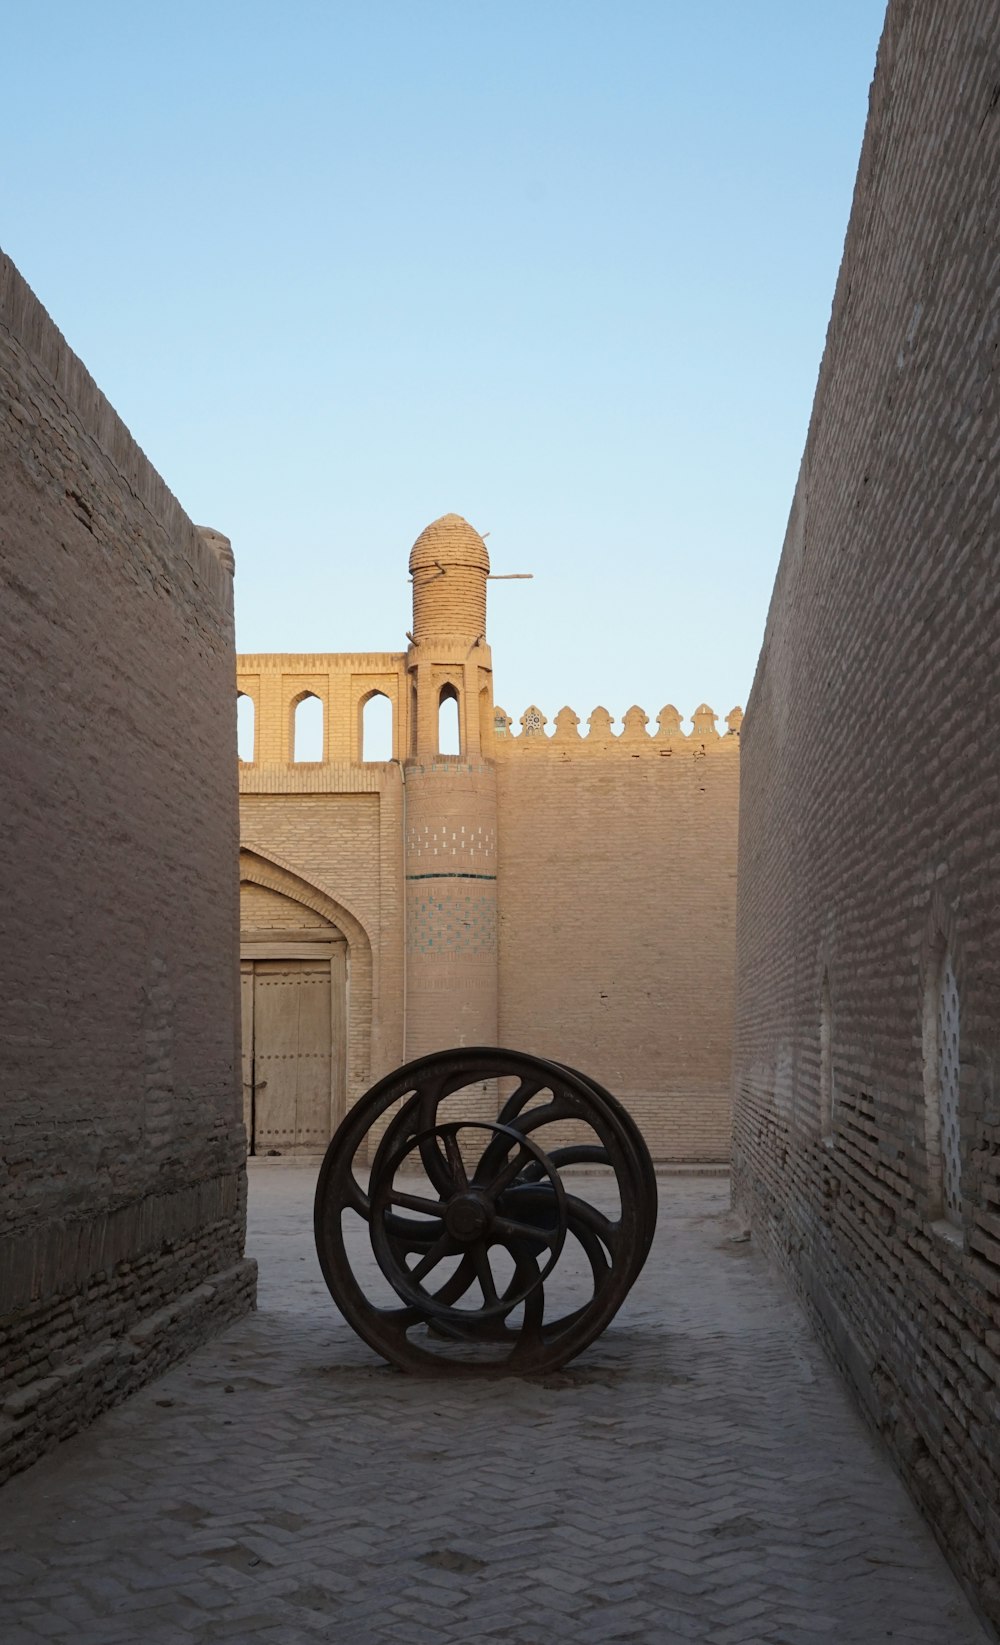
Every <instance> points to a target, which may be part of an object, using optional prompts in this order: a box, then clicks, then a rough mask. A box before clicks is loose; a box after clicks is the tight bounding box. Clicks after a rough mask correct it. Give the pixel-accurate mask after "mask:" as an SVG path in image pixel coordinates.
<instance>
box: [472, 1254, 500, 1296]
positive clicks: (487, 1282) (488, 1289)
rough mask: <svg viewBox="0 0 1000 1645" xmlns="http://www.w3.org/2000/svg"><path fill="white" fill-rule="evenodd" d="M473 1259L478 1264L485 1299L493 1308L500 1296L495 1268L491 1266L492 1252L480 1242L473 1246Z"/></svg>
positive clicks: (477, 1276) (478, 1274)
mask: <svg viewBox="0 0 1000 1645" xmlns="http://www.w3.org/2000/svg"><path fill="white" fill-rule="evenodd" d="M472 1260H473V1262H474V1263H475V1265H476V1278H477V1279H478V1281H479V1284H480V1286H481V1287H482V1292H483V1301H484V1302H485V1304H486V1306H487V1308H492V1307H493V1305H494V1303H496V1302H499V1300H500V1298H499V1297H498V1296H497V1288H496V1284H495V1282H494V1279H493V1270H492V1268H491V1267H490V1254H489V1251H488V1250H487V1249H486V1246H485V1245H481V1244H480V1245H476V1246H475V1247H474V1248H473V1252H472Z"/></svg>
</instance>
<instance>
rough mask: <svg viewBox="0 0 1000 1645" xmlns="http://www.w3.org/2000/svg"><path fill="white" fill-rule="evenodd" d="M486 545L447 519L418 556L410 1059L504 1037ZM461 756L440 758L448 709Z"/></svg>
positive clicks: (421, 542)
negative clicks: (452, 707) (451, 706)
mask: <svg viewBox="0 0 1000 1645" xmlns="http://www.w3.org/2000/svg"><path fill="white" fill-rule="evenodd" d="M489 571H490V557H489V554H488V553H487V550H486V544H485V543H484V542H483V539H482V538H481V537H480V535H479V533H478V532H477V531H474V530H473V528H472V526H471V525H469V523H468V521H467V520H463V519H462V518H461V516H460V515H458V514H445V515H444V516H443V517H442V518H441V519H440V520H435V521H434V523H433V525H429V526H428V527H427V529H426V531H424V532H422V533H421V535H420V536H419V537H418V538H417V540H416V542H415V543H414V545H413V551H412V553H411V554H410V574H411V577H412V579H413V631H412V634H411V635H410V636H409V638H410V641H411V644H410V649H409V651H408V652H407V658H406V661H407V671H408V678H409V681H410V701H409V714H408V721H409V727H410V747H409V753H408V757H407V759H406V762H405V783H406V842H405V861H406V947H407V953H406V984H407V988H406V993H407V999H406V1055H407V1058H410V1057H417V1056H421V1055H422V1054H423V1053H424V1052H426V1051H438V1050H443V1049H444V1048H446V1047H450V1046H457V1045H495V1044H496V1038H497V897H496V890H497V886H496V872H497V869H496V863H497V857H496V835H497V797H496V767H495V765H494V762H493V759H492V757H491V756H492V749H493V735H494V732H493V665H492V660H491V658H490V649H489V646H488V645H487V644H486V579H487V577H488V576H489ZM449 699H452V700H454V701H455V702H456V703H457V705H458V721H459V739H460V752H459V753H458V754H442V753H441V751H440V742H439V732H438V728H439V723H440V717H441V705H442V703H443V702H446V701H448V700H449Z"/></svg>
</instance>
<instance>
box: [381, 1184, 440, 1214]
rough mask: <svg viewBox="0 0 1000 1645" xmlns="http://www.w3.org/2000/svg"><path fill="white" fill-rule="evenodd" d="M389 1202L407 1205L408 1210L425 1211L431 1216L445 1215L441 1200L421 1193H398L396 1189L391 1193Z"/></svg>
mask: <svg viewBox="0 0 1000 1645" xmlns="http://www.w3.org/2000/svg"><path fill="white" fill-rule="evenodd" d="M389 1204H390V1205H402V1206H405V1208H406V1210H407V1211H423V1212H425V1213H426V1215H427V1216H429V1217H443V1216H444V1212H445V1207H444V1205H443V1204H442V1202H441V1201H440V1200H436V1199H424V1198H422V1196H421V1195H420V1194H397V1193H396V1192H395V1190H393V1192H392V1193H391V1194H390V1195H389Z"/></svg>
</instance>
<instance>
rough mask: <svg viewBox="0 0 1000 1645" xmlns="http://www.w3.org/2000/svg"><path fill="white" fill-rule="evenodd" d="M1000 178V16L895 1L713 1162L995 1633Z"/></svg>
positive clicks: (777, 624)
mask: <svg viewBox="0 0 1000 1645" xmlns="http://www.w3.org/2000/svg"><path fill="white" fill-rule="evenodd" d="M998 177H1000V4H998V3H997V0H969V3H968V4H967V5H965V6H962V7H940V6H939V7H935V6H917V5H913V4H909V3H903V0H893V3H892V4H891V5H890V6H889V11H888V17H887V22H886V29H885V34H884V37H883V41H882V45H881V47H880V51H879V61H878V69H877V73H876V78H875V83H874V86H873V89H872V96H871V105H870V112H869V120H868V127H867V131H866V134H865V140H864V148H863V151H862V155H861V162H860V169H859V173H858V180H857V186H856V191H855V197H854V205H853V210H852V214H851V220H850V225H849V228H848V232H847V240H846V245H845V249H844V258H843V263H842V267H841V271H840V277H839V281H838V284H837V290H836V295H835V298H834V304H833V313H832V318H831V321H830V328H829V332H828V337H827V344H826V351H825V354H824V358H823V363H822V368H821V371H820V377H819V383H818V386H817V391H816V399H815V404H814V407H813V413H812V419H811V422H810V427H809V433H808V439H807V443H806V449H805V454H804V456H803V460H802V468H801V474H800V478H799V483H798V488H797V491H796V495H795V499H794V502H793V506H792V511H791V517H790V520H789V526H788V532H787V536H786V539H785V544H784V549H783V553H782V558H781V565H780V569H779V571H778V577H777V581H776V584H775V589H774V595H773V600H772V605H771V611H770V616H769V619H768V625H767V632H766V636H765V640H764V646H763V650H762V653H761V658H760V663H759V667H758V671H757V678H756V682H755V685H754V689H753V694H752V697H751V701H750V704H749V707H748V710H747V719H746V727H745V734H744V739H743V742H744V747H743V774H742V785H743V792H742V811H741V823H740V894H739V915H738V952H739V961H738V967H739V981H738V1005H737V1025H736V1051H735V1137H734V1154H733V1161H734V1192H735V1196H736V1200H737V1203H738V1204H739V1205H740V1206H741V1207H742V1208H743V1210H744V1211H745V1213H746V1214H747V1216H748V1217H749V1219H750V1220H751V1222H752V1225H753V1228H754V1231H755V1235H756V1237H757V1238H758V1239H759V1240H760V1241H761V1243H762V1244H763V1245H764V1246H765V1247H766V1248H767V1249H768V1250H769V1251H770V1252H771V1253H772V1254H774V1255H775V1256H776V1257H777V1258H778V1259H779V1260H780V1261H781V1262H782V1263H783V1265H784V1266H785V1268H786V1271H787V1272H788V1274H789V1275H790V1276H791V1278H792V1280H793V1281H794V1283H795V1284H796V1286H797V1287H798V1289H799V1291H800V1292H801V1294H802V1296H803V1298H804V1300H805V1301H806V1303H807V1305H808V1307H809V1309H810V1310H811V1312H812V1314H813V1317H814V1319H815V1320H816V1322H817V1324H818V1326H819V1328H820V1330H821V1332H822V1333H823V1335H824V1337H825V1339H826V1341H827V1343H828V1344H829V1346H830V1348H831V1351H832V1352H833V1354H834V1355H835V1356H836V1358H837V1359H838V1361H839V1362H840V1364H841V1366H842V1367H843V1369H844V1370H845V1372H846V1374H847V1375H848V1377H849V1378H850V1380H851V1382H852V1383H853V1386H854V1388H855V1390H856V1392H857V1394H858V1396H859V1397H860V1399H861V1401H862V1403H863V1405H864V1407H865V1409H866V1411H867V1412H868V1414H869V1416H870V1418H871V1420H872V1422H873V1423H874V1424H875V1425H876V1426H877V1428H878V1429H879V1430H880V1431H881V1433H882V1434H883V1435H884V1437H885V1439H886V1440H887V1442H888V1444H889V1446H890V1448H891V1451H892V1453H893V1455H894V1457H895V1459H896V1461H897V1463H898V1465H899V1467H900V1469H901V1471H902V1472H903V1474H904V1475H905V1477H906V1479H907V1480H908V1482H909V1484H910V1486H911V1488H912V1490H913V1492H914V1494H915V1495H916V1496H917V1498H918V1499H919V1501H920V1502H921V1503H922V1505H923V1506H924V1508H925V1510H926V1512H927V1513H928V1515H929V1517H930V1519H931V1520H932V1522H933V1524H934V1526H935V1528H936V1530H937V1534H938V1536H939V1537H940V1539H941V1541H942V1543H943V1544H944V1546H945V1548H946V1549H947V1551H948V1552H949V1554H950V1556H951V1557H952V1559H953V1560H954V1562H955V1564H956V1567H957V1569H958V1570H959V1572H960V1573H961V1574H962V1575H963V1577H964V1578H965V1580H966V1581H967V1583H968V1584H969V1585H970V1587H971V1588H972V1590H973V1591H974V1592H975V1593H976V1595H977V1596H978V1598H979V1600H980V1602H981V1603H982V1605H983V1606H984V1608H985V1609H986V1611H987V1612H988V1614H989V1615H990V1617H991V1618H992V1620H993V1622H994V1623H1000V1424H998V1416H1000V916H998V910H1000V745H998V741H997V735H996V725H995V720H996V714H995V707H996V695H997V667H998V660H1000V585H998V582H997V575H996V570H997V547H996V543H997V536H996V534H997V520H998V516H1000V470H998V466H997V452H998V447H1000V420H998V412H997V348H998V331H1000V327H998V320H1000V315H998V298H997V293H998V277H997V266H998V265H997V247H998V245H1000V220H998V201H1000V195H998V191H997V179H998ZM950 972H953V973H954V978H955V982H956V985H957V993H956V992H953V990H952V985H951V982H950V980H949V973H950ZM953 1100H954V1101H955V1102H956V1104H957V1126H955V1127H952V1126H951V1125H950V1122H949V1120H948V1113H949V1106H950V1104H951V1102H952V1101H953ZM942 1118H943V1119H944V1121H945V1123H944V1125H942ZM949 1172H951V1173H953V1174H954V1176H955V1177H957V1182H958V1193H957V1203H956V1205H955V1206H954V1207H953V1206H952V1205H951V1204H950V1202H949V1198H948V1194H949V1182H950V1181H951V1180H952V1178H951V1176H949Z"/></svg>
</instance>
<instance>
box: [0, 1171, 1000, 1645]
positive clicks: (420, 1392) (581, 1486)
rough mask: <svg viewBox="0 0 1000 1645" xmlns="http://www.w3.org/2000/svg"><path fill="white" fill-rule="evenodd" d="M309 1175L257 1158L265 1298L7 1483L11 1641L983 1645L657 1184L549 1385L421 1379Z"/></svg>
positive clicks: (742, 1287) (826, 1402)
mask: <svg viewBox="0 0 1000 1645" xmlns="http://www.w3.org/2000/svg"><path fill="white" fill-rule="evenodd" d="M312 1186H313V1173H312V1171H308V1170H305V1169H303V1168H295V1167H284V1166H273V1167H272V1166H266V1167H260V1168H257V1169H255V1170H254V1173H253V1181H252V1214H253V1224H254V1227H253V1236H252V1241H251V1249H252V1252H253V1254H255V1255H256V1256H257V1257H258V1258H259V1260H260V1263H261V1274H262V1283H261V1307H260V1312H259V1313H258V1314H257V1315H256V1316H255V1317H254V1318H252V1319H250V1320H248V1321H245V1322H244V1323H242V1324H240V1325H237V1326H234V1327H232V1328H231V1329H230V1330H229V1331H228V1332H227V1333H226V1335H225V1336H224V1337H223V1338H221V1339H220V1340H219V1341H218V1342H216V1343H215V1344H213V1345H212V1346H210V1347H208V1348H205V1349H202V1350H201V1351H200V1352H198V1353H197V1354H195V1356H194V1357H193V1358H192V1359H191V1360H189V1361H188V1362H187V1363H186V1364H185V1365H184V1366H182V1367H180V1368H179V1369H178V1370H176V1371H173V1372H171V1373H170V1374H169V1375H167V1376H165V1377H163V1378H162V1379H161V1380H160V1381H159V1382H157V1383H155V1384H154V1385H152V1386H151V1387H149V1388H147V1389H145V1390H143V1391H142V1392H141V1393H139V1394H137V1395H136V1396H135V1397H134V1398H133V1399H131V1400H130V1401H129V1402H128V1403H127V1404H126V1405H125V1406H123V1407H121V1408H120V1409H118V1410H117V1411H114V1412H112V1413H110V1414H109V1415H108V1416H106V1417H104V1418H102V1419H101V1420H100V1421H99V1422H98V1423H97V1424H96V1425H95V1426H94V1427H93V1428H91V1429H90V1430H88V1432H86V1433H85V1434H82V1435H80V1436H78V1437H77V1438H75V1439H72V1440H70V1441H68V1442H67V1443H66V1444H65V1445H64V1446H63V1447H62V1449H61V1450H60V1451H59V1452H57V1453H56V1454H54V1455H53V1456H51V1457H48V1458H46V1459H45V1460H44V1461H42V1462H41V1463H40V1464H38V1466H37V1467H36V1468H35V1469H34V1470H33V1471H32V1472H30V1473H28V1474H26V1475H23V1476H21V1477H19V1478H17V1479H15V1480H13V1481H12V1482H11V1483H10V1484H8V1485H7V1486H6V1487H5V1489H4V1490H3V1492H2V1493H0V1520H2V1532H3V1534H2V1542H0V1640H2V1642H3V1645H22V1642H25V1645H26V1642H28V1641H31V1642H35V1641H39V1640H56V1641H58V1640H71V1641H73V1642H74V1645H133V1642H140V1641H141V1642H142V1645H173V1642H175V1641H176V1642H179V1645H183V1642H185V1641H206V1642H207V1641H213V1640H229V1641H246V1642H247V1645H265V1642H266V1645H307V1642H312V1641H331V1642H332V1641H335V1642H336V1645H387V1642H388V1641H392V1642H393V1645H437V1642H439V1641H462V1642H463V1645H465V1642H475V1641H480V1640H483V1641H493V1642H496V1645H550V1642H559V1641H573V1642H574V1645H601V1642H603V1641H614V1640H623V1641H624V1640H631V1641H637V1642H642V1645H672V1642H673V1641H688V1640H697V1641H703V1642H705V1645H755V1642H757V1645H823V1642H825V1641H828V1642H829V1645H876V1642H883V1641H886V1640H894V1641H896V1642H897V1645H984V1641H985V1639H986V1636H985V1634H984V1633H983V1631H982V1630H981V1628H980V1626H979V1624H978V1623H977V1622H976V1620H975V1619H974V1617H973V1615H972V1613H971V1612H970V1610H969V1607H968V1605H967V1603H966V1601H965V1599H964V1598H963V1596H962V1594H961V1592H960V1591H959V1589H958V1588H957V1586H956V1584H955V1582H954V1581H953V1579H952V1577H951V1576H950V1574H949V1572H948V1570H947V1568H946V1567H945V1565H944V1563H943V1561H942V1559H941V1556H940V1555H939V1553H938V1551H937V1548H936V1546H935V1544H934V1542H933V1540H932V1538H931V1536H930V1534H929V1532H928V1531H927V1530H926V1529H925V1527H924V1526H923V1524H922V1523H921V1521H920V1520H919V1519H918V1517H917V1515H916V1513H915V1512H914V1510H913V1509H912V1508H911V1506H910V1503H909V1501H908V1499H907V1497H906V1495H905V1494H904V1492H903V1490H902V1487H901V1486H900V1485H899V1484H898V1482H897V1480H896V1478H895V1476H894V1475H893V1473H892V1472H891V1470H890V1468H889V1466H888V1464H887V1463H886V1461H885V1460H884V1458H883V1457H882V1455H881V1453H880V1452H879V1451H878V1450H877V1449H876V1447H875V1445H874V1443H873V1441H872V1440H871V1439H870V1437H869V1436H868V1434H867V1432H866V1430H865V1429H864V1427H863V1426H862V1424H861V1422H860V1420H859V1419H858V1418H857V1417H856V1416H855V1414H854V1412H853V1410H852V1408H851V1406H850V1404H849V1403H848V1401H847V1399H846V1397H845V1395H844V1393H843V1392H842V1390H841V1388H840V1386H839V1384H838V1382H837V1381H836V1379H835V1378H834V1376H833V1375H832V1373H831V1372H830V1370H829V1369H828V1367H827V1365H826V1362H825V1361H824V1359H823V1356H822V1354H821V1353H820V1352H819V1350H818V1349H817V1347H816V1346H815V1344H814V1342H813V1341H812V1340H811V1338H810V1336H809V1334H808V1332H807V1330H806V1328H805V1326H804V1324H803V1321H802V1319H801V1316H800V1315H799V1313H798V1311H797V1309H796V1307H795V1305H794V1303H792V1302H791V1301H790V1300H789V1298H788V1297H787V1296H786V1295H785V1294H784V1293H783V1292H782V1291H781V1289H780V1288H779V1287H778V1286H777V1285H776V1284H775V1282H774V1280H773V1279H772V1278H771V1277H770V1276H769V1275H768V1273H767V1271H766V1270H765V1269H764V1268H763V1266H762V1264H761V1263H760V1261H759V1260H758V1258H757V1257H756V1256H755V1255H754V1254H753V1253H752V1252H751V1250H750V1247H749V1246H748V1245H745V1244H734V1243H731V1242H730V1241H728V1240H727V1237H726V1235H727V1229H726V1225H725V1223H724V1221H723V1213H724V1211H725V1208H726V1204H727V1200H728V1190H727V1185H726V1183H725V1182H724V1181H721V1180H719V1179H705V1178H671V1177H667V1178H664V1179H662V1180H661V1203H662V1211H661V1224H660V1231H659V1235H658V1241H657V1244H656V1246H655V1247H654V1251H653V1254H652V1256H651V1258H650V1262H649V1265H648V1267H647V1270H646V1272H645V1274H644V1276H643V1278H642V1279H641V1280H640V1282H639V1284H638V1286H637V1287H636V1290H635V1292H634V1293H633V1297H632V1299H630V1302H629V1303H628V1304H627V1306H626V1308H625V1309H624V1310H623V1312H622V1313H621V1314H620V1315H619V1318H618V1321H617V1322H616V1324H615V1326H613V1327H612V1329H611V1331H610V1332H608V1334H607V1335H606V1336H605V1337H604V1338H603V1339H602V1341H601V1342H600V1343H598V1344H597V1345H596V1346H595V1347H594V1348H592V1349H591V1350H590V1351H589V1353H588V1354H587V1355H586V1356H585V1357H584V1358H583V1359H581V1360H580V1361H579V1362H578V1363H577V1364H576V1365H575V1366H572V1367H570V1368H569V1369H568V1370H567V1371H565V1372H563V1373H561V1374H560V1375H558V1376H555V1377H550V1378H548V1379H546V1380H543V1381H536V1382H517V1381H514V1380H504V1381H502V1382H499V1383H494V1384H491V1385H479V1386H476V1385H471V1384H469V1383H462V1384H457V1385H448V1384H446V1383H443V1382H440V1383H439V1382H428V1381H420V1380H413V1379H410V1378H407V1377H404V1376H402V1375H401V1374H399V1373H397V1372H394V1371H391V1370H389V1369H388V1368H383V1367H382V1366H381V1365H380V1364H379V1363H378V1362H376V1361H375V1360H374V1359H373V1357H372V1356H371V1355H370V1353H369V1352H368V1350H367V1349H365V1348H364V1347H363V1346H362V1344H361V1343H360V1342H358V1341H356V1340H355V1339H354V1338H353V1337H352V1336H351V1334H350V1333H349V1332H348V1330H347V1328H346V1326H344V1325H343V1324H342V1323H341V1322H340V1320H339V1317H338V1316H337V1315H336V1314H335V1313H334V1312H333V1309H332V1306H331V1304H330V1303H329V1300H328V1298H327V1294H326V1291H325V1289H324V1288H323V1285H322V1282H321V1280H320V1278H319V1275H318V1270H317V1268H316V1263H315V1257H314V1254H313V1251H312V1246H311V1236H310V1231H309V1210H310V1200H311V1193H312Z"/></svg>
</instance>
